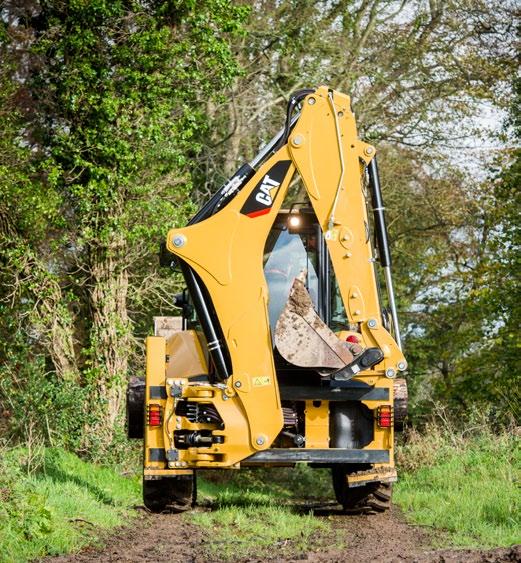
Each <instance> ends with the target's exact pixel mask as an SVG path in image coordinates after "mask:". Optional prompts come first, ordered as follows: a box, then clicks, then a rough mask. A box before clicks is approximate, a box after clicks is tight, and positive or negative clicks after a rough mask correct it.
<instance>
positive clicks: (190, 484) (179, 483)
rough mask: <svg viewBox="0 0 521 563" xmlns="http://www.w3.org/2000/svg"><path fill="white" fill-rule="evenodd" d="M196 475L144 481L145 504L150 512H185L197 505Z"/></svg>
mask: <svg viewBox="0 0 521 563" xmlns="http://www.w3.org/2000/svg"><path fill="white" fill-rule="evenodd" d="M196 491H197V487H196V482H195V475H194V476H191V475H179V476H177V477H161V478H160V479H154V480H150V481H149V480H145V479H143V502H144V504H145V506H146V507H147V508H148V510H150V512H156V513H160V512H170V513H177V512H185V511H186V510H189V509H190V508H191V507H192V506H193V505H194V504H195V495H196Z"/></svg>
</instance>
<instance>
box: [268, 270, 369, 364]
mask: <svg viewBox="0 0 521 563" xmlns="http://www.w3.org/2000/svg"><path fill="white" fill-rule="evenodd" d="M301 277H302V276H298V277H297V278H295V280H294V282H293V285H292V287H291V290H290V292H289V298H288V301H287V303H286V306H285V308H284V310H283V311H282V313H281V315H280V317H279V319H278V321H277V325H276V327H275V345H276V347H277V349H278V351H279V353H280V354H281V356H282V357H283V358H284V359H285V360H287V361H288V362H290V363H291V364H293V365H296V366H299V367H314V368H329V369H340V368H342V367H344V366H346V365H347V364H350V363H351V362H352V361H353V354H352V353H351V350H350V344H349V343H347V342H343V341H341V340H339V338H338V337H337V336H336V335H335V333H334V332H332V331H331V329H330V328H329V327H328V326H327V325H326V324H325V323H324V322H323V321H322V319H321V318H320V317H319V316H318V315H317V313H316V312H315V309H314V308H313V302H312V301H311V297H310V296H309V293H308V291H307V289H306V286H305V285H304V282H303V281H302V279H300V278H301ZM356 352H358V350H357V351H356Z"/></svg>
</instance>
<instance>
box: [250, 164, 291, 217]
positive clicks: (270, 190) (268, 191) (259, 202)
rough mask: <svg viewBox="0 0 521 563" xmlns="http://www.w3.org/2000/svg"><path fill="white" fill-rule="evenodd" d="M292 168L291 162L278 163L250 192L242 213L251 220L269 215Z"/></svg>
mask: <svg viewBox="0 0 521 563" xmlns="http://www.w3.org/2000/svg"><path fill="white" fill-rule="evenodd" d="M290 166H291V160H280V161H279V162H276V163H275V164H274V165H273V166H272V167H271V168H270V169H269V170H268V172H267V173H266V174H264V176H263V177H262V180H260V181H259V182H258V183H257V184H256V185H255V187H254V188H253V190H252V191H251V192H250V194H249V196H248V197H247V199H246V201H245V202H244V205H243V206H242V208H241V213H242V214H243V215H247V216H248V217H250V218H251V219H253V218H255V217H260V216H261V215H266V214H267V213H269V212H270V211H271V207H272V206H273V202H274V201H275V197H276V196H277V193H278V191H279V188H280V185H281V184H282V182H283V181H284V178H285V177H286V174H287V172H288V170H289V167H290ZM246 187H247V185H246Z"/></svg>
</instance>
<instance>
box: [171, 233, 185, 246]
mask: <svg viewBox="0 0 521 563" xmlns="http://www.w3.org/2000/svg"><path fill="white" fill-rule="evenodd" d="M172 244H173V245H174V246H175V247H176V248H181V247H182V246H184V245H185V244H186V237H185V236H184V235H175V237H174V238H173V239H172Z"/></svg>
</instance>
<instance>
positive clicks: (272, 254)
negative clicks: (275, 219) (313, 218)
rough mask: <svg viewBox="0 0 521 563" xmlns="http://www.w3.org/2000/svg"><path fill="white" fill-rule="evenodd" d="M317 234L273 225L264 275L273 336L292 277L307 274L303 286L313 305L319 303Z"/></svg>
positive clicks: (267, 247)
mask: <svg viewBox="0 0 521 563" xmlns="http://www.w3.org/2000/svg"><path fill="white" fill-rule="evenodd" d="M316 247H317V245H316V235H315V234H314V233H313V234H312V233H296V234H292V233H289V232H288V230H287V229H286V228H285V227H281V226H279V227H275V228H274V229H273V230H272V231H271V233H270V235H269V237H268V240H267V242H266V253H265V255H264V275H265V277H266V281H267V283H268V290H269V305H268V310H269V317H270V327H271V333H272V338H273V335H274V334H275V325H276V324H277V320H278V318H279V317H280V314H281V313H282V311H283V309H284V307H285V306H286V302H287V300H288V296H289V291H290V289H291V286H292V285H293V280H294V279H295V278H296V277H297V276H298V275H299V274H300V273H301V272H305V273H306V288H307V290H308V292H309V295H310V296H311V299H312V301H313V305H314V306H315V308H317V303H318V277H317V273H316V268H317V249H316Z"/></svg>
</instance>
